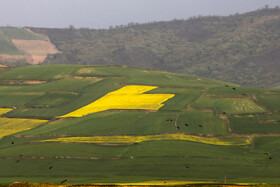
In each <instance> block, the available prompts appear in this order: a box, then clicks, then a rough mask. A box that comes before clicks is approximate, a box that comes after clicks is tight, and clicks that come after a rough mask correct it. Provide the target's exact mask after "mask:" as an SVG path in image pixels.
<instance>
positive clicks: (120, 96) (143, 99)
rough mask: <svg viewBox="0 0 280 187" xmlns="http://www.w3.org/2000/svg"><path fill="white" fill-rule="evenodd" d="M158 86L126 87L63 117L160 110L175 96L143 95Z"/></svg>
mask: <svg viewBox="0 0 280 187" xmlns="http://www.w3.org/2000/svg"><path fill="white" fill-rule="evenodd" d="M155 88H157V87H156V86H137V85H131V86H125V87H123V88H121V89H119V90H117V91H114V92H110V93H108V94H106V95H105V96H104V97H102V98H100V99H98V100H97V101H95V102H93V103H91V104H89V105H87V106H84V107H82V108H80V109H78V110H75V111H73V112H71V113H68V114H65V115H63V116H61V117H82V116H85V115H88V114H91V113H95V112H100V111H104V110H109V109H143V110H158V109H159V108H160V107H162V106H163V104H162V103H163V102H164V101H166V100H168V99H170V98H172V97H173V96H174V94H143V93H144V92H147V91H149V90H152V89H155Z"/></svg>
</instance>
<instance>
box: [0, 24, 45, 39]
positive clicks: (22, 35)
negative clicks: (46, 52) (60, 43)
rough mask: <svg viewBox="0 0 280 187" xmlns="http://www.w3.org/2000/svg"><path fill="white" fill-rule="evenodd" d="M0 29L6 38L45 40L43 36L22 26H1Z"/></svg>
mask: <svg viewBox="0 0 280 187" xmlns="http://www.w3.org/2000/svg"><path fill="white" fill-rule="evenodd" d="M0 30H1V31H2V33H3V34H4V35H5V36H6V37H7V38H8V39H19V40H46V39H45V38H44V37H42V36H40V35H38V34H35V33H32V32H29V31H27V30H25V29H23V28H12V27H1V28H0Z"/></svg>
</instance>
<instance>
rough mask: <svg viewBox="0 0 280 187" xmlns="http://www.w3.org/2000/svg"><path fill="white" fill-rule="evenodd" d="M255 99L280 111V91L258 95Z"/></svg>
mask: <svg viewBox="0 0 280 187" xmlns="http://www.w3.org/2000/svg"><path fill="white" fill-rule="evenodd" d="M257 100H258V101H259V102H260V103H261V104H263V105H264V106H265V107H266V108H268V109H270V110H272V111H278V112H279V111H280V92H275V94H262V95H259V96H257Z"/></svg>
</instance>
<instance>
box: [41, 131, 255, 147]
mask: <svg viewBox="0 0 280 187" xmlns="http://www.w3.org/2000/svg"><path fill="white" fill-rule="evenodd" d="M160 140H184V141H194V142H200V143H206V144H212V145H248V144H250V143H251V139H250V138H249V137H238V138H214V137H200V136H193V135H185V134H161V135H146V136H93V137H66V138H56V139H48V140H41V141H40V142H62V143H97V144H132V143H140V142H144V141H160Z"/></svg>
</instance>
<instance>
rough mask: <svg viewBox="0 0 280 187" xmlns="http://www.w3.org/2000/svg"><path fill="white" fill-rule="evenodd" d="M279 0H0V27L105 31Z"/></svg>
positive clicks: (278, 1) (271, 4)
mask: <svg viewBox="0 0 280 187" xmlns="http://www.w3.org/2000/svg"><path fill="white" fill-rule="evenodd" d="M266 4H267V5H269V7H275V6H280V0H0V26H18V27H23V26H32V27H51V28H65V27H69V25H73V26H75V27H76V28H81V27H84V28H95V29H100V28H108V27H109V26H116V25H122V24H123V25H126V24H128V23H130V22H135V23H145V22H153V21H169V20H173V19H188V18H189V17H192V16H198V15H221V16H226V15H230V14H235V13H240V14H241V13H245V12H249V11H253V10H257V9H259V8H262V7H264V6H265V5H266Z"/></svg>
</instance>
